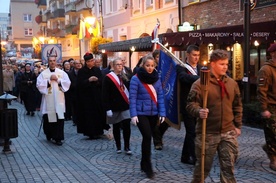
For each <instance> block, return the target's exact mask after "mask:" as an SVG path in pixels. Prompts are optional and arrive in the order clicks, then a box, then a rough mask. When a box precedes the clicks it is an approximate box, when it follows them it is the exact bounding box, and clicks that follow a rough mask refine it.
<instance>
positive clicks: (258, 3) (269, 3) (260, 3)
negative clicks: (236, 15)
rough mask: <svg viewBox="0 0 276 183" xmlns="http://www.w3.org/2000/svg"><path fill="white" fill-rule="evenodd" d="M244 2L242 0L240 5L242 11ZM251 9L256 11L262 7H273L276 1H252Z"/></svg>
mask: <svg viewBox="0 0 276 183" xmlns="http://www.w3.org/2000/svg"><path fill="white" fill-rule="evenodd" d="M244 1H245V0H241V1H240V2H241V4H240V10H241V11H243V9H244ZM249 2H250V9H251V10H252V9H256V8H261V7H266V6H272V5H275V4H276V0H250V1H249Z"/></svg>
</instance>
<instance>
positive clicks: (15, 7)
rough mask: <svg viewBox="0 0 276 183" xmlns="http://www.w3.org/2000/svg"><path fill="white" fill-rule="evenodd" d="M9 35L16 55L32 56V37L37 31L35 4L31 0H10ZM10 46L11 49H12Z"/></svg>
mask: <svg viewBox="0 0 276 183" xmlns="http://www.w3.org/2000/svg"><path fill="white" fill-rule="evenodd" d="M10 11H11V12H10V14H11V36H10V40H9V41H11V42H12V43H13V44H12V47H13V48H15V49H16V51H17V56H18V57H24V58H32V57H33V53H34V52H33V46H32V38H33V36H35V35H36V33H37V32H38V31H39V26H38V25H37V23H36V22H35V16H36V15H37V12H38V10H37V6H36V5H35V4H34V1H33V0H11V3H10ZM13 48H12V49H13Z"/></svg>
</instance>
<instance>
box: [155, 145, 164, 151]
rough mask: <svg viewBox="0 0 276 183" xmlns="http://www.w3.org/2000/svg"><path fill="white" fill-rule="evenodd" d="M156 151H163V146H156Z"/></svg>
mask: <svg viewBox="0 0 276 183" xmlns="http://www.w3.org/2000/svg"><path fill="white" fill-rule="evenodd" d="M155 149H156V150H159V151H160V150H162V149H163V146H162V145H156V146H155Z"/></svg>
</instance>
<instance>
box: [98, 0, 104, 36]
mask: <svg viewBox="0 0 276 183" xmlns="http://www.w3.org/2000/svg"><path fill="white" fill-rule="evenodd" d="M98 2H99V12H100V21H101V22H100V29H101V37H103V0H99V1H98Z"/></svg>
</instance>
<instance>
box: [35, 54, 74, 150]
mask: <svg viewBox="0 0 276 183" xmlns="http://www.w3.org/2000/svg"><path fill="white" fill-rule="evenodd" d="M56 64H57V63H56V56H53V55H50V56H49V57H48V66H49V67H48V68H47V69H46V70H44V71H43V72H42V73H41V74H40V75H39V76H38V77H37V82H36V87H37V88H38V90H39V91H40V93H41V94H42V101H41V108H40V109H41V113H42V114H43V130H44V133H45V135H46V138H47V140H48V141H51V140H54V142H55V143H56V144H57V145H62V142H61V141H62V140H64V113H65V99H64V92H66V91H67V90H68V89H69V87H70V84H71V81H70V79H69V77H68V75H67V73H65V72H64V71H63V70H61V69H58V68H56Z"/></svg>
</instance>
